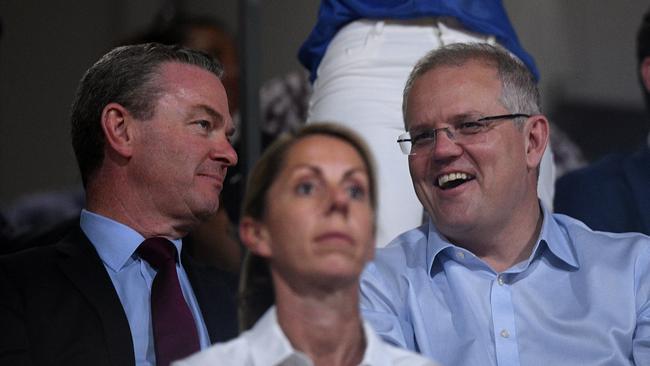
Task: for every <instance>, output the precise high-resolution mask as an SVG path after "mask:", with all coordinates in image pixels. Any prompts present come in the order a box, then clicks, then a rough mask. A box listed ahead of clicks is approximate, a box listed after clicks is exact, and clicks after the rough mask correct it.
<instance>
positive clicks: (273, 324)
mask: <svg viewBox="0 0 650 366" xmlns="http://www.w3.org/2000/svg"><path fill="white" fill-rule="evenodd" d="M363 332H364V336H365V338H366V350H365V352H364V354H363V359H362V361H361V363H360V364H359V366H371V365H372V366H390V359H389V358H388V357H386V355H385V353H384V352H383V351H382V349H381V346H382V340H380V339H379V337H378V336H377V335H376V334H375V332H374V331H373V330H372V328H371V326H370V325H369V324H368V323H366V322H364V323H363ZM244 336H245V337H247V338H248V341H249V343H250V345H251V353H252V356H253V364H254V365H280V364H285V362H286V363H287V364H291V365H313V362H312V361H311V360H310V359H309V357H308V356H307V355H306V354H304V353H302V352H300V351H297V350H295V349H294V348H293V346H292V345H291V342H290V341H289V339H288V338H287V337H286V335H285V334H284V332H283V331H282V328H280V324H278V315H277V310H276V307H275V306H272V307H271V308H270V309H269V310H267V311H266V313H265V314H264V315H263V316H262V318H260V320H259V321H258V322H257V323H256V324H255V325H254V326H253V329H252V330H251V331H250V332H246V333H245V334H244ZM290 359H293V360H291V361H293V362H288V361H289V360H290Z"/></svg>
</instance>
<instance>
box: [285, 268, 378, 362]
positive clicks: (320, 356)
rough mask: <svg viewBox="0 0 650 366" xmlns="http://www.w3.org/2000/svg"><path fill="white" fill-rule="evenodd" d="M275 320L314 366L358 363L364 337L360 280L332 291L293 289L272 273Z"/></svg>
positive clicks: (364, 345)
mask: <svg viewBox="0 0 650 366" xmlns="http://www.w3.org/2000/svg"><path fill="white" fill-rule="evenodd" d="M273 278H274V285H275V292H276V309H277V313H278V322H279V324H280V327H281V328H282V330H283V331H284V333H285V334H286V336H287V338H288V339H289V341H290V342H291V344H292V346H293V347H294V348H295V349H297V350H299V351H301V352H303V353H305V354H307V355H308V356H309V357H310V358H311V359H312V360H313V361H314V364H315V365H358V364H359V363H361V360H362V359H363V354H364V352H365V349H366V340H365V336H364V333H363V327H362V323H361V317H360V315H359V295H358V293H359V283H358V282H355V283H354V284H353V285H351V286H349V287H346V288H342V289H338V290H335V291H327V292H325V291H319V290H313V289H310V291H296V289H295V288H292V287H291V286H289V285H288V283H287V282H285V281H283V280H282V279H279V278H278V276H277V275H276V274H275V273H274V274H273Z"/></svg>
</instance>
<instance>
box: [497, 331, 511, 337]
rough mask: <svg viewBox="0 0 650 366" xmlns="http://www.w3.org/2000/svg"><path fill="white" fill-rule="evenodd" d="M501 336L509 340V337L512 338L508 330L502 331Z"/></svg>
mask: <svg viewBox="0 0 650 366" xmlns="http://www.w3.org/2000/svg"><path fill="white" fill-rule="evenodd" d="M499 334H500V335H501V337H503V338H508V337H510V332H508V330H507V329H502V330H501V333H499Z"/></svg>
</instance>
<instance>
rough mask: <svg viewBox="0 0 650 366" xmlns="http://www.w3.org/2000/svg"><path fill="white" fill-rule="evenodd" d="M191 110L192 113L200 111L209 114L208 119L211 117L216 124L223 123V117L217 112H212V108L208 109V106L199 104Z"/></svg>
mask: <svg viewBox="0 0 650 366" xmlns="http://www.w3.org/2000/svg"><path fill="white" fill-rule="evenodd" d="M192 110H194V111H197V110H198V111H201V112H205V113H207V114H209V115H210V117H212V118H213V119H214V120H216V121H218V122H223V115H221V113H219V112H217V111H216V110H214V108H212V107H210V106H208V105H205V104H199V105H196V106H194V107H193V108H192Z"/></svg>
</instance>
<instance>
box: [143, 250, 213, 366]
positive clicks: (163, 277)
mask: <svg viewBox="0 0 650 366" xmlns="http://www.w3.org/2000/svg"><path fill="white" fill-rule="evenodd" d="M138 255H139V256H140V258H142V259H144V260H146V261H147V262H148V263H149V265H151V267H153V268H154V269H156V271H157V273H156V277H155V278H154V280H153V284H152V285H151V321H152V323H153V337H154V345H155V349H156V365H158V366H167V365H169V364H170V363H171V362H172V361H175V360H178V359H180V358H183V357H187V356H189V355H190V354H192V353H194V352H197V351H198V350H199V348H200V346H199V337H198V334H197V332H196V324H195V323H194V317H193V316H192V313H191V312H190V308H189V307H188V306H187V303H186V302H185V298H184V297H183V291H182V290H181V285H180V283H179V282H178V275H177V274H176V247H175V246H174V244H172V243H171V242H170V241H169V240H167V239H165V238H149V239H146V240H145V241H143V242H142V244H140V246H139V247H138Z"/></svg>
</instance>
